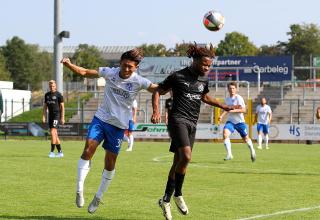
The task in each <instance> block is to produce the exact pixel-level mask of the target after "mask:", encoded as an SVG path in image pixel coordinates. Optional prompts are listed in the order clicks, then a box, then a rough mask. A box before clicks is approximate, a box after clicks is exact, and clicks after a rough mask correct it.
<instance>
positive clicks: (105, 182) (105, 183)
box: [96, 169, 116, 199]
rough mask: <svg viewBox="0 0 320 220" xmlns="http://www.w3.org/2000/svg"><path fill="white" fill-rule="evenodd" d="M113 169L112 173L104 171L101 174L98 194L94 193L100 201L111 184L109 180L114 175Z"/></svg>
mask: <svg viewBox="0 0 320 220" xmlns="http://www.w3.org/2000/svg"><path fill="white" fill-rule="evenodd" d="M115 171H116V170H115V169H114V170H112V171H108V170H106V169H104V170H103V172H102V178H101V183H100V186H99V189H98V192H97V193H96V197H97V198H98V199H101V198H102V196H103V193H104V192H106V191H107V190H108V187H109V185H110V183H111V180H112V178H113V176H114V174H115Z"/></svg>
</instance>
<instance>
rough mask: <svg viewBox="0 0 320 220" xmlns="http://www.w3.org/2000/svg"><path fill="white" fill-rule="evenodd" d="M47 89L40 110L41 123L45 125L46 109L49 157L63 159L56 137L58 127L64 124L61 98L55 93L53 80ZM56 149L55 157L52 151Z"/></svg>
mask: <svg viewBox="0 0 320 220" xmlns="http://www.w3.org/2000/svg"><path fill="white" fill-rule="evenodd" d="M49 89H50V91H49V92H47V93H46V94H45V96H44V103H43V109H42V122H43V123H46V118H47V109H48V112H49V117H48V124H49V128H50V134H51V150H50V153H49V157H50V158H53V157H63V153H62V150H61V145H60V139H59V137H58V125H59V123H61V124H64V103H63V96H62V95H61V93H60V92H58V91H57V85H56V82H55V81H54V80H50V81H49ZM55 147H57V150H58V154H57V156H55V154H54V149H55Z"/></svg>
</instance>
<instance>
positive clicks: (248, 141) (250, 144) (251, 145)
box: [247, 138, 255, 154]
mask: <svg viewBox="0 0 320 220" xmlns="http://www.w3.org/2000/svg"><path fill="white" fill-rule="evenodd" d="M247 145H248V147H249V149H250V151H251V154H255V150H254V149H253V144H252V141H251V139H250V138H248V140H247Z"/></svg>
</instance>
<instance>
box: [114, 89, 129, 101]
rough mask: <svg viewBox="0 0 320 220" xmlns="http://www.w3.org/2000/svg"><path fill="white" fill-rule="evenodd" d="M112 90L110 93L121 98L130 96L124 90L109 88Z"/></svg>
mask: <svg viewBox="0 0 320 220" xmlns="http://www.w3.org/2000/svg"><path fill="white" fill-rule="evenodd" d="M111 89H112V92H114V93H115V94H117V95H120V96H122V97H123V98H126V99H127V98H129V96H130V93H129V92H127V91H125V90H122V89H118V88H111Z"/></svg>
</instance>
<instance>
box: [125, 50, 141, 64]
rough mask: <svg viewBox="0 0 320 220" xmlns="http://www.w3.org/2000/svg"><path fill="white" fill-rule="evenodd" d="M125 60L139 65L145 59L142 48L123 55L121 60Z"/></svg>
mask: <svg viewBox="0 0 320 220" xmlns="http://www.w3.org/2000/svg"><path fill="white" fill-rule="evenodd" d="M124 59H127V60H131V61H134V62H137V64H139V63H140V62H141V60H142V59H143V51H142V49H140V48H135V49H132V50H129V51H126V52H124V53H123V54H122V55H121V58H120V60H124Z"/></svg>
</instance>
